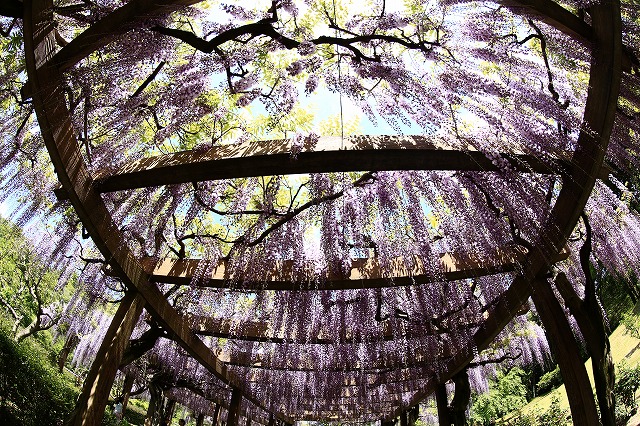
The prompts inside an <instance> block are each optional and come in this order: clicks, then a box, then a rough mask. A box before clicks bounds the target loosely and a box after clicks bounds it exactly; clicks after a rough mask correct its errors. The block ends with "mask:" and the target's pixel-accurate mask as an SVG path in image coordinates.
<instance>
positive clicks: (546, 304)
mask: <svg viewBox="0 0 640 426" xmlns="http://www.w3.org/2000/svg"><path fill="white" fill-rule="evenodd" d="M531 298H532V299H533V303H534V304H535V306H536V310H537V311H538V315H539V316H540V320H541V321H542V325H543V326H544V329H545V331H546V333H547V339H549V343H550V344H551V348H552V349H553V351H554V356H555V358H556V361H557V362H558V366H559V367H560V374H561V375H562V380H563V381H564V385H565V389H566V392H567V396H568V398H569V406H570V408H571V417H572V418H573V424H576V425H584V426H598V425H599V424H600V421H599V419H598V411H597V409H596V403H595V399H594V397H593V392H592V391H591V383H590V382H589V376H587V370H586V368H585V367H584V362H583V361H582V359H581V358H580V353H579V350H578V344H577V343H576V340H575V338H574V336H573V332H572V331H571V326H570V325H569V322H568V321H567V318H566V316H565V314H564V311H563V309H562V307H561V306H560V303H559V302H558V299H556V296H555V294H554V293H553V290H552V288H551V285H550V284H549V282H548V281H547V280H538V281H536V283H535V286H534V290H533V294H532V295H531Z"/></svg>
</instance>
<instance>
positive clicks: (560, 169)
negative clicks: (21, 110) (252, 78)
mask: <svg viewBox="0 0 640 426" xmlns="http://www.w3.org/2000/svg"><path fill="white" fill-rule="evenodd" d="M196 2H197V0H131V1H130V2H128V3H127V4H126V5H125V6H123V7H121V8H119V9H117V10H115V11H114V12H112V13H110V14H108V15H107V16H105V17H104V18H102V19H101V20H100V21H99V22H97V23H96V24H94V25H92V26H90V27H89V28H88V29H87V30H86V31H84V32H83V33H81V34H80V35H78V36H77V37H76V38H75V39H73V40H72V41H71V42H70V43H69V44H68V45H66V46H64V47H63V48H58V46H57V44H56V41H55V26H54V25H53V22H54V20H53V19H52V13H53V12H52V9H53V1H52V0H25V16H24V38H25V55H26V61H27V69H28V84H27V85H26V86H25V88H24V93H25V95H26V96H28V97H31V98H32V99H33V104H34V107H35V110H36V112H37V118H38V122H39V124H40V129H41V132H42V136H43V138H44V140H45V143H46V146H47V149H48V151H49V154H50V156H51V161H52V162H53V165H54V167H55V171H56V173H57V176H58V179H59V181H60V184H61V187H62V191H61V193H63V196H64V197H65V198H68V199H69V201H70V202H71V204H72V205H73V207H74V209H75V211H76V213H77V214H78V217H79V218H80V220H81V221H82V224H83V226H84V228H85V229H86V231H87V233H88V234H89V235H90V236H91V238H92V239H93V241H94V242H95V245H96V246H97V247H98V249H99V250H100V252H101V253H102V255H103V256H104V258H105V259H108V260H109V264H110V267H111V274H113V275H114V276H117V277H119V278H120V279H122V281H123V282H124V283H125V284H126V285H127V287H128V289H129V290H130V291H128V292H127V293H126V295H125V297H124V299H123V300H122V302H121V303H120V305H119V308H118V310H117V313H116V315H115V317H114V320H113V322H112V324H111V326H110V328H109V330H108V332H107V334H106V336H105V339H104V341H103V342H102V345H101V347H100V350H99V352H98V354H97V356H96V359H95V361H94V363H93V367H92V368H91V370H90V372H89V376H88V377H87V380H86V382H85V385H84V389H83V392H82V394H81V396H80V399H79V401H78V409H77V413H76V416H75V420H74V421H75V423H74V424H75V425H93V424H99V422H100V419H101V417H102V414H103V412H104V408H105V405H106V402H107V398H108V395H109V390H110V388H111V386H112V383H113V381H114V377H115V375H116V373H117V370H118V365H119V364H120V360H121V358H122V355H123V352H124V350H125V347H126V345H127V343H128V341H129V338H130V335H131V333H132V330H133V328H134V326H135V324H136V322H137V321H138V318H139V316H140V314H141V312H142V309H143V308H144V309H146V310H147V311H148V312H149V313H150V314H151V315H152V316H153V318H154V319H155V321H157V323H158V324H160V325H161V326H162V327H163V328H164V329H165V330H166V331H167V332H168V333H169V334H171V335H172V337H173V339H174V340H175V341H176V342H177V343H178V344H179V345H180V346H181V347H182V348H183V349H184V350H185V351H186V352H187V353H188V354H189V355H190V356H191V357H193V358H194V359H195V360H196V361H197V362H198V363H199V364H200V365H202V366H204V367H205V368H206V369H207V370H208V371H209V372H210V373H211V374H212V375H213V376H215V377H216V378H217V379H219V380H220V381H221V382H222V383H224V384H226V385H227V386H228V388H227V389H228V390H227V391H228V392H229V394H228V395H227V396H226V397H225V398H220V400H219V401H224V405H225V406H226V407H228V415H227V424H228V425H230V426H235V425H236V424H237V423H238V418H239V416H240V415H241V413H240V401H241V400H242V399H246V400H248V401H250V402H251V403H253V404H255V405H256V406H258V407H260V408H261V409H263V410H264V411H265V412H266V413H271V414H272V415H271V416H269V415H265V416H262V417H261V418H260V419H259V420H258V419H255V420H256V421H260V422H264V423H268V424H269V425H272V424H274V422H275V421H276V420H278V419H279V420H280V421H283V422H285V423H292V422H293V421H296V420H302V419H319V418H324V419H336V418H339V417H340V416H341V414H342V413H343V412H345V407H348V406H349V402H348V397H349V395H350V394H349V392H355V390H353V391H349V389H350V386H351V387H352V388H353V383H350V382H349V380H347V378H348V376H349V368H348V366H340V367H339V368H337V369H338V370H339V371H342V372H343V374H344V377H345V384H344V392H345V395H344V399H343V402H342V403H339V404H333V405H331V404H328V405H326V406H324V408H323V410H322V411H319V410H316V407H318V406H321V405H322V404H320V403H319V402H318V401H315V402H314V401H306V402H305V403H304V406H306V407H307V411H306V412H304V413H286V412H281V411H279V408H278V406H277V404H270V403H269V401H265V400H261V399H260V398H258V397H257V396H256V395H257V393H256V392H254V391H252V390H251V389H253V388H251V385H252V383H253V384H254V385H256V386H259V385H260V383H259V382H247V381H245V380H243V379H242V378H241V377H239V376H238V375H237V374H236V373H235V371H236V370H234V369H233V368H235V367H240V368H248V369H251V370H255V371H256V374H258V373H259V372H260V371H262V370H267V371H277V370H278V369H283V370H288V371H297V372H298V373H300V374H305V373H306V372H308V371H310V372H312V371H313V367H312V366H311V365H309V366H305V365H299V366H286V365H280V366H279V365H270V364H269V362H268V361H267V360H265V362H264V363H262V364H260V365H257V364H256V363H255V362H252V361H251V360H243V359H242V358H241V357H237V356H236V357H228V356H226V357H222V356H219V355H217V354H216V353H214V352H213V351H212V349H210V348H209V347H208V346H207V345H205V343H204V342H203V341H202V339H201V337H200V336H216V337H223V338H228V339H238V340H239V341H254V342H268V343H269V344H284V343H296V342H301V343H305V344H327V345H328V344H333V343H335V342H333V341H332V340H327V339H325V338H323V336H322V335H317V336H312V337H311V338H309V337H306V338H304V339H302V338H301V337H298V336H295V335H294V334H289V335H288V334H286V333H284V334H283V333H274V332H273V330H270V329H269V327H268V326H266V325H264V324H260V323H254V324H245V325H244V327H243V328H242V330H243V331H242V333H238V332H237V331H232V329H231V328H230V326H229V324H228V323H226V322H225V321H224V320H221V319H215V318H206V317H205V318H199V317H194V316H190V315H181V314H179V313H178V312H177V311H176V310H175V308H174V307H172V306H171V305H170V304H169V303H168V301H167V299H166V298H165V297H164V295H163V294H162V293H161V291H160V290H159V288H158V286H157V285H156V283H174V284H188V283H189V282H190V281H191V276H192V274H193V272H194V270H195V268H196V261H195V260H181V261H176V260H173V261H172V260H166V261H161V262H159V263H158V262H154V261H151V260H149V259H145V258H137V257H136V256H134V254H133V252H132V251H131V249H130V248H129V247H128V245H127V244H126V242H125V241H124V237H123V234H122V232H121V231H120V230H119V229H118V227H117V226H116V225H115V223H114V220H113V219H112V217H111V213H110V211H109V209H108V208H107V207H106V205H105V202H104V201H103V198H102V196H101V194H102V193H105V192H113V191H122V190H127V189H133V188H141V187H149V186H161V185H167V184H175V183H185V182H198V181H209V180H216V179H227V178H234V177H248V176H264V175H274V174H297V173H310V172H343V171H366V170H375V171H382V170H473V171H489V172H490V171H493V170H496V168H495V166H494V165H493V164H492V163H491V162H490V161H489V160H488V159H487V158H486V157H485V156H484V155H483V154H481V153H478V152H474V151H459V150H455V149H452V148H449V147H447V146H444V145H442V144H440V143H439V142H437V141H433V140H428V139H427V138H423V137H354V138H348V139H347V143H346V146H344V147H342V148H343V149H340V148H341V147H340V146H339V145H340V144H339V143H337V142H336V140H335V139H332V138H322V139H321V140H320V143H319V145H318V147H316V149H315V150H313V151H303V152H301V153H300V154H299V155H298V158H297V160H296V161H291V159H290V155H289V152H290V142H289V141H286V140H284V141H282V140H280V141H268V142H264V143H245V144H243V145H240V146H238V145H235V146H233V147H219V148H213V149H211V150H210V151H208V152H204V153H195V152H181V153H177V154H170V155H163V156H159V157H152V158H145V159H143V160H140V161H137V162H133V163H131V164H129V165H128V166H127V167H125V168H123V169H122V170H119V171H118V172H117V173H112V172H110V171H103V172H99V173H97V174H95V173H94V174H92V173H90V172H89V171H88V167H87V165H86V164H85V161H84V159H83V155H82V153H81V147H80V145H79V143H78V137H77V135H76V134H75V131H74V129H73V126H72V124H71V122H72V121H71V116H70V112H69V110H68V107H67V104H66V100H65V95H64V91H63V73H64V72H65V70H68V69H69V68H70V67H72V66H73V65H75V64H77V63H78V62H79V61H81V60H82V59H83V58H86V57H87V56H88V55H90V54H91V53H92V52H95V51H96V50H98V49H100V48H102V47H104V46H105V45H107V44H108V43H110V42H112V41H113V40H115V39H117V38H118V37H121V36H123V35H124V34H125V33H126V31H127V29H128V28H133V27H135V25H136V23H137V22H139V21H141V20H143V19H149V18H150V17H153V16H157V15H161V14H165V13H167V12H168V11H172V10H177V9H178V8H181V7H184V6H187V5H190V4H193V3H196ZM499 3H501V4H504V5H505V6H509V7H511V8H515V9H516V10H520V11H522V13H523V14H526V15H533V16H535V17H536V18H537V19H539V20H542V21H544V22H545V23H547V24H549V25H551V26H553V27H555V28H556V29H558V30H560V31H562V32H564V33H565V34H567V35H569V36H570V37H572V38H574V39H575V40H577V41H579V42H581V43H584V44H586V45H590V46H591V49H592V54H593V62H592V66H591V71H590V81H589V89H588V97H587V102H586V108H585V111H584V119H583V123H584V125H583V129H585V130H583V131H581V133H580V136H579V139H578V148H577V149H576V150H575V151H573V152H567V153H566V157H563V158H557V159H555V160H554V161H553V162H551V163H550V162H544V163H543V162H541V161H539V160H538V159H536V158H534V157H531V156H527V155H524V154H522V153H519V152H505V153H503V156H504V157H505V158H507V159H509V161H510V162H511V163H512V166H513V167H515V168H516V169H517V170H519V171H521V172H523V173H544V174H557V175H559V177H560V178H561V180H562V189H561V191H560V193H559V195H558V196H557V199H556V201H555V204H554V205H553V206H552V209H551V210H550V213H549V216H548V221H547V223H546V226H545V229H544V230H543V231H542V232H541V233H540V235H539V237H538V239H537V241H536V244H535V245H534V247H533V249H531V250H529V251H527V252H524V251H517V252H514V251H509V250H507V249H504V250H497V251H496V253H495V254H494V255H493V256H491V258H490V259H474V258H469V257H468V256H465V254H464V253H443V254H442V255H441V263H442V265H441V269H442V270H443V271H444V272H443V275H442V277H440V278H439V279H440V280H460V279H465V278H473V277H479V276H483V275H490V274H496V273H505V272H510V273H511V274H512V275H511V276H513V277H514V278H513V280H512V282H511V285H510V286H509V287H508V290H506V291H505V292H504V293H503V294H502V295H501V296H500V298H499V300H498V301H497V303H495V304H494V305H493V306H492V307H491V309H490V310H489V311H488V312H487V313H486V315H484V317H483V318H481V319H480V321H479V323H477V324H473V326H474V327H476V328H474V330H475V332H474V334H473V337H472V342H473V344H472V345H471V346H469V347H465V348H459V350H457V351H453V352H452V353H451V354H450V356H445V357H444V358H443V359H442V360H440V361H441V362H442V363H443V365H444V366H445V367H444V370H443V371H438V372H436V373H433V372H432V374H431V375H429V373H428V372H429V359H428V353H425V354H424V356H423V357H415V358H414V359H413V360H412V361H411V363H404V364H402V363H399V362H393V361H390V362H380V363H379V364H378V365H368V366H361V365H352V366H350V368H351V369H353V370H357V371H362V370H363V369H364V370H367V371H370V372H371V378H370V386H371V388H375V387H376V386H378V387H379V386H382V385H384V386H389V388H390V389H391V392H389V396H387V397H386V398H387V399H384V400H380V401H379V402H378V404H379V407H381V409H382V408H384V409H382V411H381V413H383V414H381V415H380V416H379V418H383V417H384V419H385V420H388V419H392V418H395V417H397V416H398V415H399V414H400V413H402V412H404V411H405V410H407V409H408V408H409V407H412V406H414V405H415V404H417V403H419V402H420V401H421V400H422V399H424V398H425V397H426V396H428V395H429V394H431V393H432V392H433V391H434V389H435V386H436V385H437V384H438V383H443V382H444V381H446V380H448V379H449V378H451V377H452V376H453V375H454V374H455V373H457V372H458V371H460V370H461V369H462V368H464V367H465V366H466V365H467V364H468V363H469V362H470V361H471V360H472V358H473V357H474V353H477V352H478V351H481V350H483V349H484V348H486V347H487V346H488V345H489V344H490V343H491V342H492V340H493V339H494V338H495V336H496V335H497V334H498V333H499V332H500V331H501V330H502V329H503V328H504V327H505V325H506V324H507V323H508V322H509V321H510V320H511V319H512V318H513V317H514V315H516V314H517V313H518V312H519V311H520V309H521V307H522V306H523V305H524V304H526V302H527V300H528V299H529V298H530V297H532V298H533V301H534V303H535V305H536V308H537V309H538V311H539V314H540V317H541V318H542V320H543V322H544V324H545V327H546V328H547V331H548V332H549V334H550V335H551V336H552V337H551V338H552V339H554V340H556V341H565V340H567V339H573V336H572V334H571V330H570V328H569V326H568V324H567V323H566V320H565V318H564V315H563V313H562V311H558V309H560V308H559V305H557V302H555V303H552V302H551V300H552V299H553V300H554V301H555V296H554V295H553V293H552V290H551V287H550V286H549V284H548V282H547V280H546V278H545V275H546V273H547V272H548V270H549V268H550V266H551V265H552V264H553V263H554V262H557V261H559V260H562V259H563V258H566V256H567V254H566V252H565V251H564V247H565V245H566V242H567V239H568V237H569V236H570V234H571V232H572V231H573V229H574V228H575V227H576V224H577V222H578V219H579V216H580V213H581V212H582V211H583V209H584V206H585V203H586V201H587V199H588V197H589V195H590V193H591V190H592V188H593V186H594V183H595V181H596V179H598V178H601V177H603V174H606V169H603V159H604V153H605V151H606V147H607V144H608V141H609V137H610V134H611V129H612V126H613V120H614V115H615V112H616V105H617V99H618V93H619V85H620V79H621V73H622V72H623V70H625V69H628V67H629V58H627V57H626V56H625V54H624V53H623V47H622V41H621V23H620V10H619V4H618V2H616V1H613V2H607V3H604V4H601V5H597V6H593V7H592V8H591V24H587V23H586V22H585V21H583V20H581V19H580V18H579V17H578V16H576V15H574V14H572V13H571V12H570V11H568V10H566V9H564V8H563V7H561V6H560V5H558V4H557V3H555V2H553V1H551V0H522V1H519V0H503V1H500V2H499ZM586 129H589V131H587V130H586ZM603 170H605V171H604V172H603ZM416 268H417V269H416V270H413V271H407V270H402V268H399V269H398V274H397V276H396V277H394V279H393V282H394V285H398V286H406V285H414V284H416V283H426V282H429V279H430V278H429V276H428V275H427V274H425V273H424V271H421V270H420V268H421V266H420V265H418V266H417V267H416ZM278 269H279V270H284V271H286V265H280V267H279V268H278ZM265 274H266V277H265V279H264V280H263V281H261V282H256V283H252V282H249V283H246V288H249V289H253V290H255V291H261V290H274V291H280V290H319V289H326V290H341V289H357V288H380V287H385V286H387V285H388V283H389V280H388V277H386V276H382V275H381V273H380V271H379V268H378V267H377V265H376V264H375V261H373V260H366V261H365V260H363V261H361V262H360V263H358V264H354V265H353V269H352V272H351V275H350V276H348V277H335V278H332V279H329V280H328V281H326V282H323V283H321V284H315V285H311V286H310V285H309V284H308V283H301V282H296V281H295V280H291V279H287V275H286V274H284V275H283V274H282V273H278V274H273V276H268V275H269V274H268V273H265ZM206 286H210V287H215V288H225V286H226V283H225V280H224V264H220V265H219V266H218V267H217V268H216V270H215V271H214V273H213V275H212V276H211V277H210V278H209V279H208V281H207V282H206V283H205V287H206ZM461 328H464V329H468V328H465V327H464V325H462V326H461ZM432 332H433V334H437V333H438V332H437V330H435V329H434V330H432ZM399 336H401V337H402V338H411V336H412V330H410V329H407V330H404V331H402V330H401V331H398V330H395V331H394V330H388V331H387V332H385V333H384V336H383V337H382V339H381V340H382V342H384V341H390V340H393V339H396V338H398V337H399ZM350 339H351V338H350V336H349V335H348V332H345V335H344V340H343V341H342V342H341V343H342V344H350V342H351V340H350ZM558 348H559V350H560V352H559V364H560V367H561V369H562V371H563V375H565V384H566V386H567V392H568V395H569V400H570V404H571V406H572V407H580V408H579V409H577V410H576V409H574V410H573V415H574V418H573V421H574V422H575V424H581V425H596V424H597V423H598V420H597V414H596V407H595V403H594V399H593V395H592V394H591V387H590V385H589V384H588V383H589V382H588V378H587V377H586V373H585V372H584V370H580V369H578V368H574V366H575V365H579V364H580V362H579V358H578V354H577V353H576V352H575V351H573V352H572V348H571V345H558ZM445 355H446V354H445ZM382 369H384V370H385V371H386V372H387V375H385V374H381V372H380V370H382ZM420 375H422V376H420ZM256 377H260V376H256ZM407 391H410V392H411V393H410V395H411V397H410V400H408V401H407V400H406V399H405V398H403V395H405V392H407ZM226 401H229V402H228V403H227V402H226Z"/></svg>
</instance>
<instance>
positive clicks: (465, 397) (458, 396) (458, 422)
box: [449, 369, 471, 426]
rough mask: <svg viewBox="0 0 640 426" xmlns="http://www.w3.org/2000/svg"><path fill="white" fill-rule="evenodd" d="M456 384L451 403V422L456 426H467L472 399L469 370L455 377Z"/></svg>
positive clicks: (462, 371)
mask: <svg viewBox="0 0 640 426" xmlns="http://www.w3.org/2000/svg"><path fill="white" fill-rule="evenodd" d="M453 383H455V386H456V388H455V393H454V394H453V401H451V405H450V406H449V407H450V410H449V414H450V416H451V418H450V421H451V422H452V423H453V424H454V425H455V426H465V425H466V424H467V419H466V414H467V406H468V405H469V400H470V399H471V387H470V385H469V374H468V373H467V370H466V369H464V370H461V371H460V372H458V373H456V374H455V375H454V376H453Z"/></svg>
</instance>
